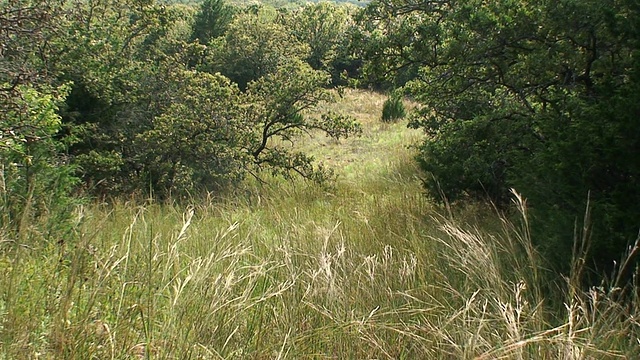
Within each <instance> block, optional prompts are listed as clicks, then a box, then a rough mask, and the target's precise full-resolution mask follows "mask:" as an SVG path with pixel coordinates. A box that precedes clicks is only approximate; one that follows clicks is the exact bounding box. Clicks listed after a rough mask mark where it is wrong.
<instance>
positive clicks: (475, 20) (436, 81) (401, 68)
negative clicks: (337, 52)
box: [364, 0, 640, 267]
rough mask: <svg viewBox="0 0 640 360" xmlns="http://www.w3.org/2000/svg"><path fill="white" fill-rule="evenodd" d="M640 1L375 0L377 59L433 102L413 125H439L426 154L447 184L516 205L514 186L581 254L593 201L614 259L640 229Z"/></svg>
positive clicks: (430, 185) (552, 241)
mask: <svg viewBox="0 0 640 360" xmlns="http://www.w3.org/2000/svg"><path fill="white" fill-rule="evenodd" d="M639 10H640V9H639V6H638V3H637V2H635V1H615V0H611V1H591V0H563V1H545V0H538V1H518V0H504V1H494V2H490V3H487V2H484V1H479V0H478V1H476V0H465V1H420V2H414V1H410V0H409V1H407V0H382V1H376V2H374V3H373V4H372V6H371V7H370V8H369V9H368V11H367V15H366V17H365V19H366V21H367V22H368V25H367V31H365V33H364V35H365V36H366V37H368V38H369V39H371V41H370V43H369V46H368V49H367V54H368V56H369V59H370V62H368V64H367V71H368V74H369V75H370V76H372V77H374V78H378V79H384V80H386V81H393V82H396V83H401V84H406V86H405V89H406V91H407V92H408V93H409V94H411V95H412V96H413V97H415V99H416V100H418V101H419V103H420V104H421V107H420V109H419V110H418V111H417V112H416V113H415V114H414V118H413V121H412V122H411V126H414V127H417V128H422V129H424V131H425V133H426V135H427V139H426V140H425V142H424V143H423V144H422V146H421V147H420V156H419V161H420V163H421V165H422V167H423V169H424V170H425V171H426V172H427V173H428V174H429V175H428V176H427V177H426V180H425V185H426V187H427V189H428V190H429V192H430V193H431V194H432V195H433V196H434V197H436V198H438V197H440V196H441V195H444V196H445V197H446V198H447V199H448V200H449V201H453V200H455V199H459V198H467V197H472V198H485V197H488V198H489V199H491V200H492V201H493V202H494V203H496V204H498V205H506V204H508V203H509V199H510V189H511V188H515V189H516V190H518V191H520V192H522V193H523V194H524V196H526V197H527V198H529V200H530V203H531V205H532V207H533V209H534V212H535V214H536V218H537V219H539V226H538V228H546V230H547V231H546V232H545V234H546V236H548V235H549V234H555V235H552V236H551V238H547V239H540V240H539V241H540V242H541V244H540V245H541V246H542V247H543V248H544V247H548V248H550V249H551V251H550V252H549V253H548V254H550V257H553V255H554V254H558V255H559V256H561V257H564V256H567V255H568V254H570V252H571V247H572V244H571V242H572V240H573V239H572V235H571V234H572V233H573V232H574V227H575V226H574V224H575V221H576V219H577V218H580V216H581V214H583V213H584V212H585V208H586V207H587V201H589V205H590V206H591V207H592V209H593V219H592V222H593V225H594V227H593V235H594V248H593V252H592V254H593V257H592V259H594V260H595V261H596V263H597V264H598V265H599V266H602V267H606V266H608V265H610V264H613V262H614V261H615V260H617V259H618V258H619V257H620V254H621V253H622V252H623V251H624V249H625V248H626V245H627V243H628V242H629V241H631V240H633V239H634V238H635V235H636V234H637V231H638V222H637V219H638V216H639V215H640V207H639V206H638V202H637V201H635V200H631V199H636V200H637V199H640V193H639V192H638V189H637V187H636V186H635V185H632V184H635V182H636V181H637V180H638V176H639V175H640V172H639V170H640V168H639V167H638V165H639V162H638V159H640V157H639V156H638V155H640V153H639V151H640V143H639V140H640V132H639V130H638V129H640V128H639V127H638V125H640V124H638V121H640V116H639V115H640V112H639V109H640V108H639V107H638V104H640V101H639V100H640V98H639V96H640V95H639V94H640V93H639V92H638V91H637V90H638V84H639V83H638V70H639V69H640V68H639V66H640V62H639V61H640V58H639V57H638V54H639V53H638V45H639V43H638V41H639V40H640V36H639V35H640V33H639V31H638V27H637V20H638V19H639V15H640V14H639V13H638V11H639ZM407 69H411V70H412V71H411V72H409V74H410V75H411V76H410V77H409V79H407V78H406V74H407V71H406V70H407ZM389 79H391V80H389ZM407 80H408V81H407ZM556 260H558V261H557V263H560V262H562V260H561V259H556Z"/></svg>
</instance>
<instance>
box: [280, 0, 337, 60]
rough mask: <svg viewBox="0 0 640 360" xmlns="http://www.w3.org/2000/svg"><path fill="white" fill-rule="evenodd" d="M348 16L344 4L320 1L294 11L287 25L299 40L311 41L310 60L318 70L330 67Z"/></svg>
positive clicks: (308, 57) (303, 41)
mask: <svg viewBox="0 0 640 360" xmlns="http://www.w3.org/2000/svg"><path fill="white" fill-rule="evenodd" d="M349 19H350V16H349V13H348V9H347V8H346V7H345V6H339V5H335V4H332V3H329V2H321V3H317V4H309V5H307V6H305V7H303V8H302V9H300V10H298V11H295V12H293V13H292V14H291V19H289V21H287V26H288V28H289V29H290V31H291V33H292V34H293V35H294V36H295V37H296V39H298V41H300V42H302V43H305V44H307V45H309V48H310V52H309V55H308V56H307V57H306V59H305V60H306V61H307V63H309V65H311V67H312V68H314V69H316V70H318V69H328V68H329V67H330V66H331V62H333V60H334V59H335V57H336V49H337V47H338V45H339V44H340V42H342V41H344V38H345V36H346V34H345V32H346V29H347V26H348V22H349Z"/></svg>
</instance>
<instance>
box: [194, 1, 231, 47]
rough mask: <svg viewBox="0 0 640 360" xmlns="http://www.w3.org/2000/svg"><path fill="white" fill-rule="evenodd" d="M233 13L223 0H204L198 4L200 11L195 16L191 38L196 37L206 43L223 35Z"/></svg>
mask: <svg viewBox="0 0 640 360" xmlns="http://www.w3.org/2000/svg"><path fill="white" fill-rule="evenodd" d="M233 13H234V10H233V8H232V7H231V6H229V5H227V4H226V3H225V2H224V0H205V1H204V2H203V3H202V4H200V11H199V12H198V14H197V15H196V17H195V21H194V23H193V31H192V34H191V40H196V39H197V40H198V41H199V42H200V43H201V44H205V45H206V44H209V42H211V40H212V39H215V38H218V37H220V36H222V35H224V34H225V32H226V30H227V26H228V25H229V23H230V22H231V20H232V19H233Z"/></svg>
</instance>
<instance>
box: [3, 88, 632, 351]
mask: <svg viewBox="0 0 640 360" xmlns="http://www.w3.org/2000/svg"><path fill="white" fill-rule="evenodd" d="M383 102H384V97H383V96H381V95H377V94H371V93H366V92H361V91H355V90H354V91H349V92H348V93H347V94H345V97H344V98H343V99H342V102H340V103H338V104H335V105H332V106H334V107H335V109H336V110H342V111H345V112H347V113H350V114H353V115H354V116H357V117H358V118H359V119H361V121H362V122H363V124H364V132H363V135H362V136H361V137H359V138H350V139H346V140H341V141H340V142H335V141H333V140H329V139H325V138H322V137H316V138H309V139H306V141H304V145H303V147H304V148H305V149H307V150H309V151H312V152H313V153H314V154H315V155H316V157H317V158H318V160H320V161H323V162H325V163H326V164H327V165H331V166H333V167H335V168H336V172H337V175H338V177H337V182H336V183H335V184H334V185H333V186H331V187H320V186H317V185H314V184H311V183H306V182H303V181H300V182H296V183H291V182H284V181H282V180H280V179H267V184H266V185H265V184H261V183H257V182H248V183H247V184H246V185H245V188H244V189H243V190H241V191H238V195H236V196H233V197H227V198H224V199H222V200H220V199H216V200H213V199H198V201H194V203H193V204H192V205H188V206H186V205H176V204H153V203H147V204H137V203H133V202H125V201H124V200H115V201H114V202H113V203H108V204H107V203H101V204H99V203H96V204H92V205H87V206H85V207H79V208H78V209H77V211H76V213H75V219H76V225H75V226H74V227H73V229H72V231H71V232H70V235H68V236H66V237H64V238H60V239H57V240H59V241H52V240H49V241H45V240H43V234H42V232H41V231H39V230H38V224H31V226H30V228H29V231H28V233H27V234H26V235H25V236H23V237H22V240H16V239H12V238H10V237H9V235H8V234H9V232H3V233H2V236H3V237H2V242H1V243H0V246H1V248H0V271H1V272H2V273H3V274H4V276H3V277H0V359H36V358H39V359H63V358H64V359H137V358H152V359H243V358H246V359H476V358H478V359H497V358H507V359H589V358H598V359H600V358H625V357H626V358H633V357H634V355H637V354H638V353H640V343H639V340H638V337H639V335H640V324H639V323H638V320H637V319H638V316H639V315H640V314H639V312H638V310H637V303H638V302H637V299H636V298H634V297H632V296H630V297H629V298H628V299H627V301H626V302H618V301H615V300H616V299H617V298H616V296H617V295H616V293H615V291H610V290H609V289H607V288H601V289H589V290H588V291H582V290H580V289H579V287H578V286H577V285H576V282H575V279H568V280H567V281H566V282H565V283H561V284H560V285H559V286H558V288H557V289H555V290H554V291H552V290H551V289H553V287H552V286H549V283H548V281H547V277H548V274H547V273H546V272H545V270H544V263H543V262H541V260H540V259H539V258H538V257H537V255H536V253H535V251H534V250H533V249H532V248H531V241H530V239H529V235H528V231H527V227H526V224H525V225H523V224H521V223H520V222H516V223H513V222H510V221H508V220H506V219H504V218H502V217H499V216H497V215H495V213H494V212H493V211H492V210H491V209H490V208H489V207H486V206H482V205H469V206H467V207H465V208H463V209H456V211H455V213H456V215H455V216H450V215H447V214H446V213H445V212H443V211H441V210H440V209H438V208H437V207H435V206H433V205H432V204H431V203H429V201H428V200H426V199H425V197H424V196H422V193H421V191H422V190H421V186H420V181H419V173H418V170H417V169H416V166H415V164H414V163H413V160H412V150H411V149H410V148H408V147H407V146H406V145H408V144H411V143H413V142H415V141H417V140H419V138H420V133H419V132H416V131H414V130H409V129H406V127H405V124H403V123H398V124H383V123H381V122H380V121H379V114H380V111H381V107H382V103H383ZM521 205H522V204H521ZM519 209H520V211H521V212H522V213H523V216H522V219H526V207H524V206H520V207H519ZM492 214H493V215H492ZM14 240H15V241H14ZM634 290H635V289H634ZM558 303H559V304H564V305H562V306H560V307H558V306H556V304H558Z"/></svg>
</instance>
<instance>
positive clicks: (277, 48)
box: [205, 9, 309, 90]
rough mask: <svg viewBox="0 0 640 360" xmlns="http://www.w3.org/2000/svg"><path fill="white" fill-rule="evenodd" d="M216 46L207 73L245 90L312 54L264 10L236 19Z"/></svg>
mask: <svg viewBox="0 0 640 360" xmlns="http://www.w3.org/2000/svg"><path fill="white" fill-rule="evenodd" d="M214 46H216V48H215V49H212V50H211V52H210V55H209V59H210V60H209V61H208V65H207V66H205V69H206V70H207V71H208V72H210V73H216V72H220V73H222V74H223V75H225V76H227V77H228V78H230V79H231V80H232V81H233V82H235V83H237V84H238V85H239V87H240V89H242V90H244V89H246V87H247V85H248V84H249V82H251V81H254V80H257V79H259V78H260V77H262V76H265V75H267V74H271V73H274V72H275V71H276V70H277V69H278V68H279V66H281V65H282V64H283V63H285V62H286V61H288V60H289V59H304V58H305V57H306V56H307V54H308V51H309V48H308V46H307V45H305V44H303V43H301V42H300V41H298V40H296V39H295V38H294V37H293V36H292V35H290V34H289V32H288V30H287V28H286V27H285V26H284V25H282V24H280V23H278V22H277V21H276V14H273V13H270V12H269V11H267V10H265V9H263V10H260V11H258V13H257V14H252V13H244V14H240V15H238V16H236V18H235V19H234V20H233V21H232V22H231V24H229V28H228V30H227V33H226V35H225V36H224V38H223V39H221V41H220V43H218V44H215V45H214Z"/></svg>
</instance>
